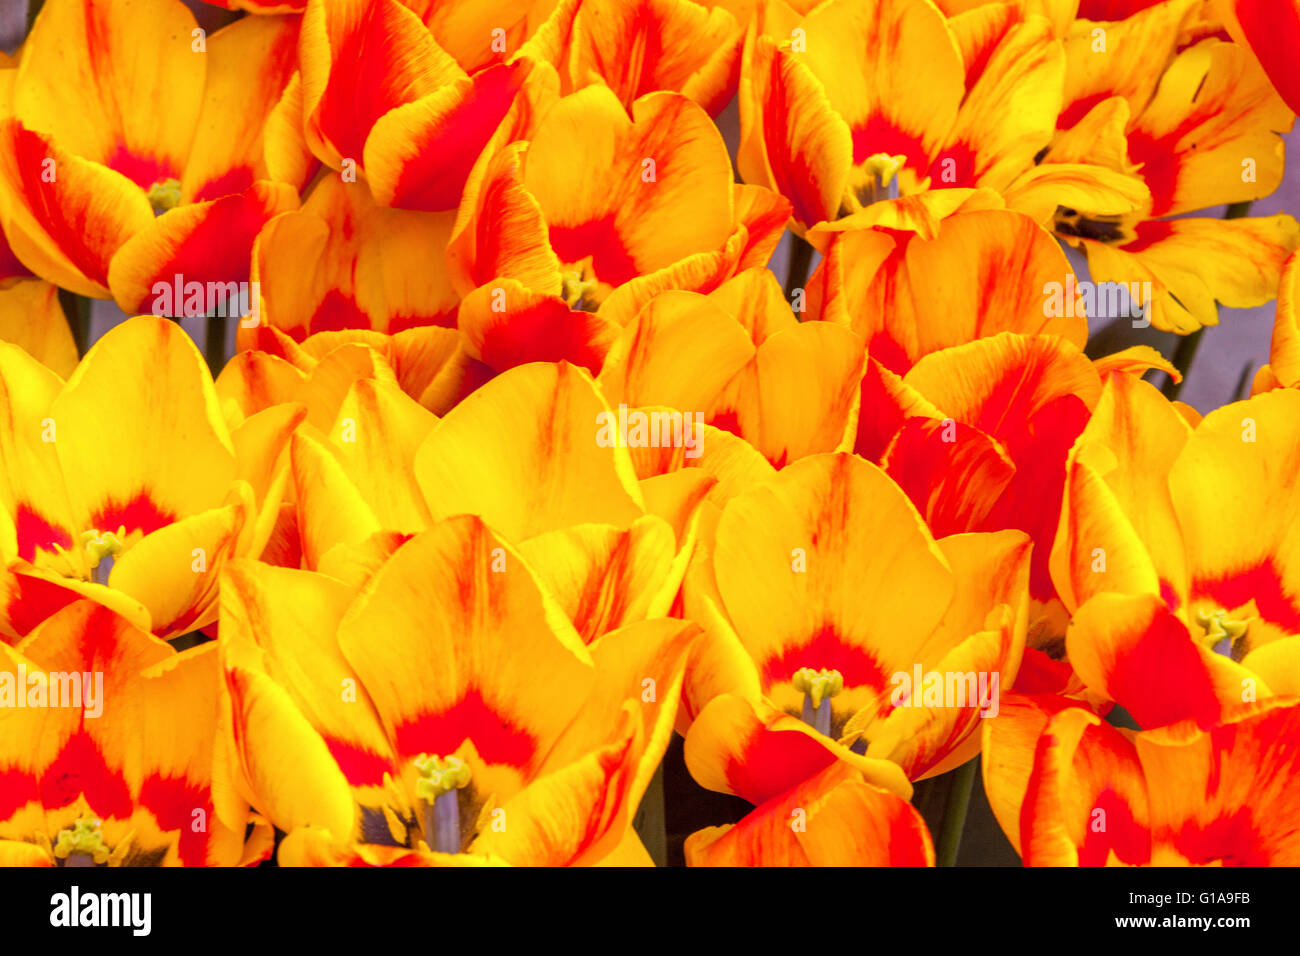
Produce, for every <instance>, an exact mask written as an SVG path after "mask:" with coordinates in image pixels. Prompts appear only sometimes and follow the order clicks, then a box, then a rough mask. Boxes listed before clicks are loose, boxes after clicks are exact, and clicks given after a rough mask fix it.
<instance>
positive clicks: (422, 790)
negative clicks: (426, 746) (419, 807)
mask: <svg viewBox="0 0 1300 956" xmlns="http://www.w3.org/2000/svg"><path fill="white" fill-rule="evenodd" d="M415 769H416V770H417V771H418V772H419V774H420V779H419V780H417V781H416V782H415V795H416V796H418V797H419V798H420V799H422V800H427V801H428V802H429V803H433V802H434V801H435V800H437V799H438V798H439V797H441V796H442V795H443V794H445V793H451V792H452V791H453V790H463V789H464V788H465V787H467V786H468V785H469V779H470V772H469V764H467V763H465V761H463V760H461V759H460V758H459V757H431V756H429V755H428V754H420V756H418V757H416V758H415Z"/></svg>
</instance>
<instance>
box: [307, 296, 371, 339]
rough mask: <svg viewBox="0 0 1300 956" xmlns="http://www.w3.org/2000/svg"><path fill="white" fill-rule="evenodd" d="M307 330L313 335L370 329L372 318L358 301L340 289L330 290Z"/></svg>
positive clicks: (309, 321) (313, 315) (321, 301)
mask: <svg viewBox="0 0 1300 956" xmlns="http://www.w3.org/2000/svg"><path fill="white" fill-rule="evenodd" d="M307 328H308V329H309V330H310V333H311V334H313V335H314V334H315V333H317V332H341V331H343V330H344V329H368V328H370V316H369V315H367V314H366V313H365V312H363V311H362V310H361V306H359V305H357V300H356V299H354V298H352V297H351V296H350V295H348V294H347V293H345V292H343V291H342V290H340V289H330V290H329V291H328V292H326V293H325V297H324V298H323V299H321V300H320V305H318V306H317V307H316V311H315V313H313V314H312V317H311V318H310V319H309V320H308V321H307Z"/></svg>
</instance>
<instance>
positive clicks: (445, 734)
mask: <svg viewBox="0 0 1300 956" xmlns="http://www.w3.org/2000/svg"><path fill="white" fill-rule="evenodd" d="M394 737H395V742H396V744H397V753H398V756H399V757H402V758H406V757H415V756H418V755H419V754H422V753H423V754H430V755H433V756H447V755H449V754H453V753H455V752H456V749H457V748H458V747H459V746H460V745H461V744H462V743H464V742H465V741H466V740H469V741H472V742H473V744H474V747H475V749H476V750H477V751H478V753H479V756H480V757H482V758H483V760H484V761H486V762H487V763H494V764H510V765H511V766H514V767H523V766H526V765H527V764H528V763H529V762H530V761H531V760H532V759H533V757H534V756H535V755H536V753H537V739H536V738H535V737H533V735H532V734H530V733H529V732H528V731H526V730H524V729H522V728H520V727H517V726H516V725H515V724H514V723H513V722H512V721H510V720H508V719H507V718H504V717H502V716H501V715H500V714H499V713H497V711H496V710H495V709H493V708H492V707H491V706H490V705H489V704H488V703H487V702H486V701H484V699H483V695H482V693H481V692H480V691H479V690H478V688H470V689H469V690H468V691H466V692H465V694H464V696H463V697H461V699H460V700H459V701H457V702H456V703H455V704H453V705H452V706H451V707H449V708H447V709H446V710H444V711H441V712H437V713H425V714H422V715H421V716H419V717H417V718H415V719H413V720H409V721H407V722H406V723H404V724H402V725H401V726H399V727H398V728H397V731H396V733H395V734H394Z"/></svg>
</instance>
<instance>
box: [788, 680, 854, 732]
mask: <svg viewBox="0 0 1300 956" xmlns="http://www.w3.org/2000/svg"><path fill="white" fill-rule="evenodd" d="M794 689H795V690H797V691H802V692H803V695H804V698H803V712H802V713H801V714H800V716H801V717H802V719H803V722H804V723H805V724H808V725H809V726H810V727H812V728H813V729H814V730H816V731H818V732H819V733H823V734H826V735H827V736H830V732H831V698H832V697H835V696H836V695H838V694H839V693H840V692H841V691H842V690H844V677H843V676H842V675H841V674H840V672H839V671H837V670H813V669H812V668H811V667H801V668H799V669H798V670H797V671H795V672H794Z"/></svg>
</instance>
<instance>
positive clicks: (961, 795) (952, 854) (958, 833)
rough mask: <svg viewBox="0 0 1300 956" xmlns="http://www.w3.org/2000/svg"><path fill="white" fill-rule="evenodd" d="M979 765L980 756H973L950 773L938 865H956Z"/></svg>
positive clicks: (940, 834) (940, 836) (940, 835)
mask: <svg viewBox="0 0 1300 956" xmlns="http://www.w3.org/2000/svg"><path fill="white" fill-rule="evenodd" d="M979 765H980V758H979V757H975V758H974V759H972V760H968V761H966V762H965V763H964V764H962V765H961V766H960V767H958V768H957V769H956V770H954V771H952V773H951V774H950V776H951V777H952V780H951V782H950V783H949V788H948V800H947V802H946V804H945V806H944V808H943V829H942V830H941V831H940V833H939V854H938V864H939V866H956V865H957V851H958V850H959V849H960V848H961V837H962V833H963V832H964V831H965V829H966V811H967V810H968V809H970V795H971V788H972V787H973V786H974V784H975V774H976V772H977V771H978V770H979Z"/></svg>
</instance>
